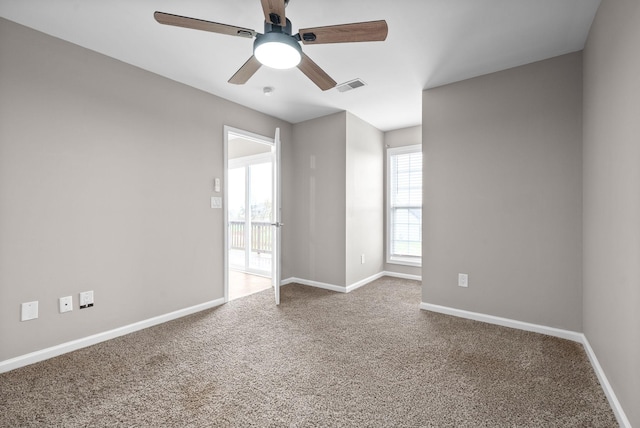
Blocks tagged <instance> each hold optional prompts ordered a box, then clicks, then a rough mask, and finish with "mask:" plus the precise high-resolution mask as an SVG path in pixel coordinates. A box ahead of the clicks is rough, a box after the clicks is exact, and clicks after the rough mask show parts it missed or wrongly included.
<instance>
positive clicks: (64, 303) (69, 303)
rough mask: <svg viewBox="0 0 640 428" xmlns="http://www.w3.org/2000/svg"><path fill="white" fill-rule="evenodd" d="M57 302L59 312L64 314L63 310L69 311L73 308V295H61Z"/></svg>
mask: <svg viewBox="0 0 640 428" xmlns="http://www.w3.org/2000/svg"><path fill="white" fill-rule="evenodd" d="M58 304H59V306H60V313H61V314H64V313H65V312H69V311H72V310H73V297H71V296H67V297H61V298H59V299H58Z"/></svg>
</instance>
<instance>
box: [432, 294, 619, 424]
mask: <svg viewBox="0 0 640 428" xmlns="http://www.w3.org/2000/svg"><path fill="white" fill-rule="evenodd" d="M420 309H424V310H425V311H431V312H438V313H441V314H446V315H453V316H456V317H460V318H467V319H472V320H475V321H481V322H486V323H489V324H496V325H501V326H504V327H511V328H515V329H518V330H525V331H532V332H534V333H541V334H546V335H549V336H555V337H559V338H562V339H568V340H572V341H574V342H578V343H581V344H582V346H583V347H584V349H585V352H586V353H587V356H588V357H589V361H590V362H591V366H592V367H593V370H594V371H595V373H596V376H597V377H598V380H599V381H600V386H601V387H602V390H603V391H604V394H605V395H606V397H607V400H609V405H610V406H611V409H612V410H613V413H614V414H615V416H616V419H617V420H618V424H620V426H621V427H623V428H631V423H630V422H629V419H628V418H627V416H626V414H625V413H624V410H623V409H622V406H621V405H620V401H618V398H617V397H616V394H615V392H614V391H613V388H612V387H611V384H610V383H609V381H608V380H607V376H606V375H605V373H604V371H603V370H602V367H601V366H600V363H599V362H598V358H597V357H596V354H595V352H593V349H592V348H591V345H590V344H589V341H588V340H587V337H586V336H585V335H584V334H583V333H578V332H576V331H571V330H562V329H559V328H554V327H547V326H544V325H539V324H531V323H528V322H523V321H517V320H512V319H509V318H501V317H496V316H493V315H486V314H481V313H478V312H469V311H465V310H462V309H455V308H450V307H447V306H440V305H434V304H431V303H425V302H422V303H420Z"/></svg>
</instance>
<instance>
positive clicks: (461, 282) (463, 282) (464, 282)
mask: <svg viewBox="0 0 640 428" xmlns="http://www.w3.org/2000/svg"><path fill="white" fill-rule="evenodd" d="M468 286H469V275H467V274H466V273H459V274H458V287H468Z"/></svg>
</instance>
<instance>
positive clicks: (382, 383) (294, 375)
mask: <svg viewBox="0 0 640 428" xmlns="http://www.w3.org/2000/svg"><path fill="white" fill-rule="evenodd" d="M272 302H273V297H272V293H271V291H270V290H267V291H264V292H261V293H257V294H254V295H251V296H248V297H246V298H243V299H239V300H236V301H233V302H231V303H228V304H226V305H224V306H221V307H218V308H215V309H211V310H207V311H204V312H200V313H198V314H194V315H191V316H188V317H184V318H181V319H179V320H175V321H172V322H169V323H165V324H163V325H160V326H156V327H152V328H149V329H146V330H143V331H140V332H137V333H133V334H130V335H128V336H124V337H120V338H117V339H114V340H111V341H108V342H104V343H101V344H98V345H94V346H91V347H89V348H85V349H82V350H79V351H75V352H72V353H69V354H66V355H63V356H60V357H56V358H53V359H50V360H48V361H44V362H41V363H38V364H34V365H31V366H28V367H24V368H21V369H18V370H14V371H12V372H9V373H5V374H2V375H0V426H2V427H13V426H16V427H17V426H47V427H48V426H55V427H58V426H59V427H75V426H131V427H146V426H154V427H158V426H176V427H202V426H242V427H245V426H260V427H263V426H264V427H268V426H301V427H302V426H317V427H341V426H344V427H347V426H355V427H367V426H371V427H381V426H384V427H387V426H399V427H400V426H402V427H424V426H434V427H448V426H450V427H478V426H490V427H525V426H526V427H532V426H541V427H591V426H594V427H614V426H617V424H616V421H615V417H614V415H613V413H612V411H611V409H610V407H609V405H608V403H607V401H606V398H605V396H604V394H603V392H602V390H601V388H600V386H599V384H598V381H597V378H596V377H595V374H594V372H593V370H592V368H591V366H590V364H589V361H588V359H587V357H586V354H585V352H584V350H583V348H582V346H581V345H580V344H577V343H574V342H570V341H566V340H562V339H557V338H552V337H549V336H544V335H540V334H535V333H529V332H522V331H518V330H513V329H508V328H504V327H498V326H494V325H489V324H484V323H480V322H475V321H469V320H464V319H458V318H455V317H450V316H447V315H441V314H435V313H429V312H425V311H421V310H419V309H418V305H419V303H420V285H419V284H418V283H417V282H415V281H407V280H398V279H392V278H386V277H385V278H381V279H379V280H377V281H375V282H373V283H371V284H369V285H367V286H365V287H362V288H360V289H358V290H356V291H354V292H352V293H349V294H340V293H334V292H330V291H325V290H320V289H315V288H310V287H305V286H301V285H296V284H293V285H289V286H286V287H283V289H282V304H281V305H280V306H279V307H276V306H274V305H273V303H272Z"/></svg>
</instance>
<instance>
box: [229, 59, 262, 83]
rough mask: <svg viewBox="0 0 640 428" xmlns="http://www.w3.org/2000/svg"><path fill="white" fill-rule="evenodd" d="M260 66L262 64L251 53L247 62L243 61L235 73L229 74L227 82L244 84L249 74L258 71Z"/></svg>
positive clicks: (249, 76)
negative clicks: (229, 77)
mask: <svg viewBox="0 0 640 428" xmlns="http://www.w3.org/2000/svg"><path fill="white" fill-rule="evenodd" d="M260 66H262V64H260V61H258V60H257V59H256V57H255V56H253V55H251V58H249V59H248V60H247V62H245V63H244V65H243V66H242V67H240V69H239V70H238V71H236V74H234V75H233V76H231V79H229V83H233V84H234V85H244V84H245V83H247V80H249V79H250V78H251V76H253V75H254V74H255V73H256V71H258V69H259V68H260Z"/></svg>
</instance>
